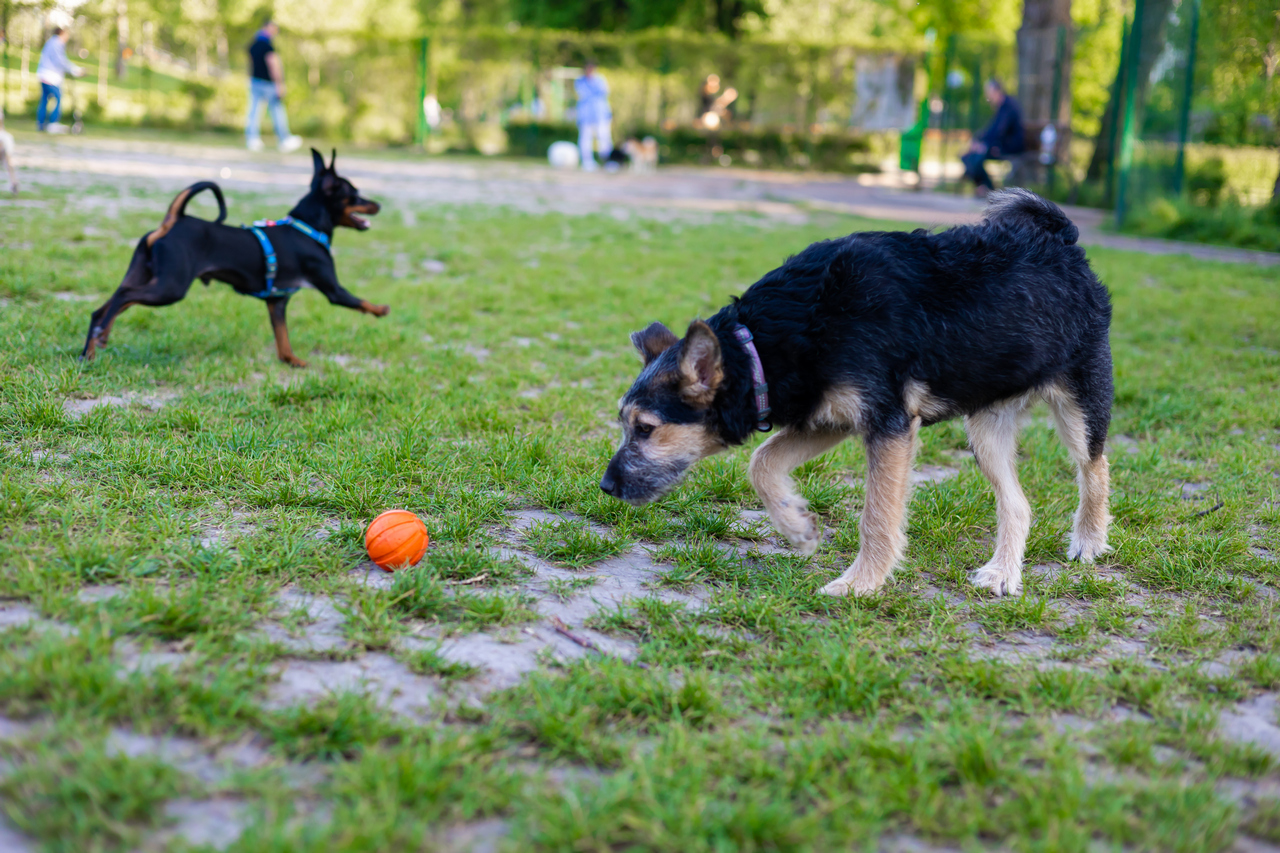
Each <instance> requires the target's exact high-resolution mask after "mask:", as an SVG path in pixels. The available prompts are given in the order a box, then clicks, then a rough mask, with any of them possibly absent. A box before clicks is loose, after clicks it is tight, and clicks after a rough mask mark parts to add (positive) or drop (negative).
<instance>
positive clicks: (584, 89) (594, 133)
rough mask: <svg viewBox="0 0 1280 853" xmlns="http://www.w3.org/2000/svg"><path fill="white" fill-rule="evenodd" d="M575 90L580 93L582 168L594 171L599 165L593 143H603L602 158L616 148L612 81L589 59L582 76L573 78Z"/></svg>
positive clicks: (601, 147) (579, 130) (579, 117)
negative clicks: (611, 106)
mask: <svg viewBox="0 0 1280 853" xmlns="http://www.w3.org/2000/svg"><path fill="white" fill-rule="evenodd" d="M573 91H574V92H575V93H576V94H577V96H578V151H579V152H580V153H581V155H582V168H583V169H585V170H587V171H588V172H593V171H595V170H596V168H597V166H596V158H595V154H594V153H593V152H592V143H593V142H595V143H599V147H600V159H601V160H604V159H606V158H607V157H608V156H609V154H610V153H611V152H612V151H613V135H612V133H611V126H612V123H613V110H611V109H609V84H608V83H606V82H605V81H604V78H603V77H601V76H600V75H599V74H597V73H596V64H595V63H594V62H588V63H587V64H586V65H585V66H584V67H583V69H582V76H581V77H579V78H578V79H577V80H574V81H573Z"/></svg>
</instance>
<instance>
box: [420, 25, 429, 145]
mask: <svg viewBox="0 0 1280 853" xmlns="http://www.w3.org/2000/svg"><path fill="white" fill-rule="evenodd" d="M430 45H431V39H430V38H429V37H427V36H423V37H422V43H421V45H420V52H419V54H418V139H417V143H418V145H419V146H420V147H421V146H424V145H426V144H427V134H429V133H431V126H430V125H428V124H427V51H428V50H429V49H430Z"/></svg>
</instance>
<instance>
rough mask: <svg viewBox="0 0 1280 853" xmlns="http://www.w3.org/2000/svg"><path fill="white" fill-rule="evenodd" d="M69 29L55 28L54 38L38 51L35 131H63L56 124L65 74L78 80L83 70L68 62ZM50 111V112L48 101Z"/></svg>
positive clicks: (63, 129) (59, 111) (60, 109)
mask: <svg viewBox="0 0 1280 853" xmlns="http://www.w3.org/2000/svg"><path fill="white" fill-rule="evenodd" d="M70 38H71V32H70V30H66V29H63V28H62V27H54V28H53V35H51V36H49V40H48V41H47V42H45V43H44V48H43V49H42V50H41V51H40V64H39V65H38V66H36V79H37V80H39V81H40V106H39V107H37V108H36V130H43V131H47V132H48V133H61V132H63V131H65V130H66V128H65V127H64V126H63V125H61V124H58V117H59V116H61V115H62V81H63V80H64V79H65V78H66V76H67V75H68V74H70V75H71V76H72V77H79V76H80V75H82V74H84V71H82V70H81V69H80V67H79V66H77V65H72V64H71V60H69V59H67V41H68V40H69V39H70ZM51 100H52V101H53V109H52V110H50V109H49V101H51Z"/></svg>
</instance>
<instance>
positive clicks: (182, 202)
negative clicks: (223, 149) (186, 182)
mask: <svg viewBox="0 0 1280 853" xmlns="http://www.w3.org/2000/svg"><path fill="white" fill-rule="evenodd" d="M205 190H212V191H213V195H214V197H215V198H216V199H217V200H218V218H217V219H215V220H213V221H214V222H215V223H219V222H222V221H223V220H224V219H226V218H227V202H226V200H225V199H223V197H222V187H220V186H218V185H217V184H215V183H214V182H213V181H201V182H200V183H198V184H192V185H191V186H189V187H187V188H186V189H185V190H183V191H182V192H180V193H178V195H177V197H176V198H174V200H173V203H172V204H170V205H169V210H168V212H167V213H165V215H164V221H163V222H161V223H160V227H159V228H157V229H156V230H154V231H152V232H151V233H150V234H148V235H147V237H146V240H147V245H148V246H154V245H155V242H156V241H157V240H159V239H160V238H161V237H163V236H164V235H166V234H168V233H169V229H170V228H172V227H173V226H174V225H176V224H178V220H179V219H181V218H182V217H184V216H186V215H187V202H189V201H191V197H192V196H194V195H195V194H196V193H200V192H204V191H205Z"/></svg>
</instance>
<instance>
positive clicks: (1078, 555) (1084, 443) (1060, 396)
mask: <svg viewBox="0 0 1280 853" xmlns="http://www.w3.org/2000/svg"><path fill="white" fill-rule="evenodd" d="M1104 390H1106V391H1107V392H1108V394H1109V391H1110V389H1109V388H1107V389H1104ZM1045 400H1046V401H1048V403H1049V410H1050V411H1052V412H1053V420H1054V423H1055V424H1056V425H1057V427H1058V435H1059V437H1061V439H1062V443H1063V444H1065V445H1066V447H1067V453H1069V454H1070V455H1071V459H1072V461H1074V462H1075V463H1076V483H1077V484H1078V485H1079V487H1080V506H1079V507H1078V508H1077V509H1076V516H1075V521H1074V523H1073V524H1072V527H1071V540H1070V542H1069V543H1068V545H1067V557H1068V558H1070V559H1072V560H1083V561H1084V562H1092V561H1093V560H1095V559H1097V558H1098V557H1099V556H1101V555H1102V554H1105V553H1106V552H1107V551H1109V550H1110V548H1109V547H1108V545H1107V528H1108V527H1109V526H1110V525H1111V514H1110V512H1109V511H1108V509H1107V501H1108V497H1109V493H1110V490H1111V475H1110V466H1109V465H1108V464H1107V457H1106V456H1105V455H1104V454H1103V453H1102V448H1103V443H1104V442H1105V440H1106V429H1107V424H1106V423H1105V422H1103V423H1100V422H1099V421H1100V419H1099V418H1098V417H1097V416H1096V414H1095V416H1094V417H1092V418H1090V417H1088V416H1087V415H1086V412H1085V409H1084V408H1082V407H1081V405H1080V402H1079V401H1078V399H1077V395H1076V394H1074V393H1073V392H1072V391H1070V390H1069V389H1067V388H1066V387H1064V386H1062V385H1061V384H1057V385H1053V386H1051V387H1050V388H1048V389H1047V390H1046V391H1045ZM1091 408H1097V407H1091ZM1106 408H1107V409H1108V410H1109V408H1110V401H1109V400H1107V401H1106ZM1102 420H1105V419H1102ZM1099 432H1101V436H1100V437H1099Z"/></svg>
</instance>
